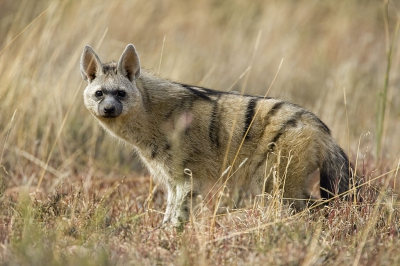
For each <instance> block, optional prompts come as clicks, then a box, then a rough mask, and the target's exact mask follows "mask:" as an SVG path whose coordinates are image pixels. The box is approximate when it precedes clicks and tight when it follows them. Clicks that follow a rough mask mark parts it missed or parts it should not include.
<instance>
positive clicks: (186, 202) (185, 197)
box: [163, 181, 198, 230]
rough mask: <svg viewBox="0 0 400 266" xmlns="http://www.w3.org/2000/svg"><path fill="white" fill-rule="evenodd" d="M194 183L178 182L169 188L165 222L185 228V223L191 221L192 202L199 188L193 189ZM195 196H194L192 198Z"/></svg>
mask: <svg viewBox="0 0 400 266" xmlns="http://www.w3.org/2000/svg"><path fill="white" fill-rule="evenodd" d="M191 187H192V184H191V183H190V181H189V182H182V183H177V184H175V186H171V187H169V188H168V199H167V209H166V211H165V216H164V220H163V223H164V224H166V223H168V224H171V225H172V226H174V227H177V228H178V229H180V230H183V226H184V224H185V223H187V222H188V221H189V215H190V209H191V202H192V200H194V199H195V196H196V195H198V193H197V190H195V191H193V192H192V191H191ZM192 197H193V198H192Z"/></svg>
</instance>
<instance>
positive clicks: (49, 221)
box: [0, 0, 400, 265]
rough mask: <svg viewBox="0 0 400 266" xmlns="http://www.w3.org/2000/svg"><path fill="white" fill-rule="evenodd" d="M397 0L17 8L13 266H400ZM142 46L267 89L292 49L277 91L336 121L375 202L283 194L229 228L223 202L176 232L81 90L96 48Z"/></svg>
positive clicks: (7, 41)
mask: <svg viewBox="0 0 400 266" xmlns="http://www.w3.org/2000/svg"><path fill="white" fill-rule="evenodd" d="M387 4H388V5H387V9H385V8H386V7H385V3H384V2H381V1H365V0H354V1H309V0H307V1H305V0H304V1H278V0H271V1H262V0H255V1H241V0H234V1H216V0H204V1H195V2H193V1H183V0H170V1H119V0H117V1H107V2H99V1H94V0H88V1H72V0H65V1H64V0H63V1H45V0H38V1H29V0H16V1H11V0H5V1H1V2H0V36H2V38H0V73H1V74H0V99H1V104H0V201H1V202H0V265H242V264H245V265H246V264H247V265H351V264H352V265H399V264H400V254H399V252H398V250H399V249H400V238H399V234H400V207H399V202H398V200H397V197H396V195H397V194H398V193H399V189H398V184H397V183H398V181H399V175H400V174H399V173H398V168H399V163H400V161H399V159H400V157H399V156H400V153H399V147H400V138H399V137H398V132H400V110H399V108H398V106H400V97H398V88H399V84H400V71H399V69H400V49H398V40H396V38H395V35H396V34H397V31H398V21H399V16H400V6H399V5H398V3H396V2H394V1H388V2H387ZM385 10H387V13H386V15H385V12H386V11H385ZM164 36H165V39H164ZM258 36H259V37H258ZM258 38H259V39H258ZM127 43H133V44H134V45H135V47H136V48H137V51H138V53H139V55H140V58H141V63H142V65H143V66H144V67H145V68H148V69H153V70H154V72H156V73H157V72H158V69H159V68H160V74H161V75H162V76H163V77H168V78H171V79H173V80H177V81H182V82H185V83H190V84H199V85H201V86H205V87H211V88H215V89H220V90H228V89H231V88H232V89H233V90H237V91H241V90H242V89H243V88H245V89H246V92H247V93H254V94H261V95H264V94H265V93H266V91H267V90H268V88H269V87H270V85H271V82H272V80H273V79H274V77H275V74H276V73H277V70H278V67H279V65H280V63H281V60H282V58H284V61H283V64H282V67H281V69H280V70H279V74H278V76H277V78H276V80H275V81H274V84H273V86H272V87H271V90H270V92H269V94H268V95H269V96H274V97H279V98H284V99H287V100H289V101H292V102H295V103H298V104H300V105H302V106H304V107H306V108H307V109H310V110H312V111H313V112H315V113H316V114H317V115H319V116H320V118H321V119H322V120H323V121H324V122H325V123H326V124H327V125H328V126H329V127H330V128H331V130H332V134H333V136H334V137H335V139H337V140H338V142H339V143H340V144H341V146H342V147H344V148H345V150H346V152H347V153H348V154H349V155H350V158H351V160H352V161H353V163H354V165H356V169H357V175H358V176H360V177H362V178H363V180H364V181H366V182H367V183H366V185H364V186H363V187H362V188H361V189H360V192H359V193H360V194H361V195H362V196H363V198H364V201H363V202H358V201H356V202H351V203H350V202H340V201H333V202H332V203H331V204H329V205H326V206H324V207H318V208H314V209H312V210H309V211H305V212H302V213H297V214H294V213H292V212H291V210H290V209H289V208H288V206H283V205H281V201H280V198H279V193H277V194H276V195H273V196H271V195H267V196H265V197H263V198H262V199H261V197H257V198H256V199H255V201H254V200H252V201H251V202H250V203H249V205H248V208H245V209H239V210H231V209H228V210H226V209H224V208H223V206H224V204H221V205H220V206H221V210H219V211H218V213H219V215H218V216H217V217H216V219H215V222H214V220H213V219H212V216H213V213H214V210H213V206H215V205H216V204H215V203H216V202H215V201H216V200H218V199H216V198H212V199H211V200H210V202H209V203H208V204H206V205H204V206H202V207H201V208H200V212H199V213H198V214H197V216H196V217H194V219H192V220H191V221H190V223H189V224H188V225H187V226H186V228H185V230H184V232H182V233H178V232H176V230H175V229H171V228H160V227H159V225H160V224H161V221H162V212H163V211H164V210H165V195H164V193H163V192H162V190H155V192H154V194H153V195H152V202H151V204H149V202H148V201H147V199H148V197H149V186H150V178H149V176H148V175H147V173H146V171H145V170H144V169H142V168H141V166H140V162H139V161H138V159H137V158H136V156H135V155H134V154H133V152H132V149H131V148H129V147H125V146H123V145H119V144H118V143H117V141H115V140H113V139H111V137H109V136H108V135H106V134H105V133H104V132H103V130H102V129H100V127H99V126H98V125H97V123H96V121H94V119H93V118H92V117H91V116H90V114H89V112H88V111H87V110H86V109H85V107H84V105H83V100H82V96H81V95H82V92H83V89H84V86H85V84H84V83H83V82H82V79H81V77H80V73H79V57H80V55H81V53H82V49H83V47H84V45H86V44H90V45H91V46H92V47H94V48H95V49H96V52H98V54H99V55H100V56H101V57H102V58H104V59H105V60H117V59H118V57H119V56H120V53H121V51H122V50H123V49H124V47H125V46H126V44H127ZM256 43H257V49H255V45H256ZM388 47H390V50H389V49H388ZM161 51H162V52H161ZM388 51H390V52H389V53H388ZM161 54H162V60H161V59H160V56H161ZM388 60H389V61H390V63H388ZM250 66H251V71H249V72H246V71H248V69H249V67H250ZM388 66H389V67H390V69H388ZM244 73H247V74H248V76H246V77H245V75H243V74H244ZM389 73H390V75H389ZM385 76H386V77H387V78H385ZM241 77H245V78H241ZM384 80H385V83H383V81H384ZM344 88H345V89H344ZM382 88H384V89H383V92H384V94H385V95H384V96H383V97H381V96H378V97H377V93H378V92H380V91H381V90H382ZM344 91H345V99H346V103H345V102H344V100H343V92H344ZM378 103H379V104H378ZM377 104H378V105H379V106H378V108H380V109H379V111H378V114H377V111H376V110H377V108H376V106H377ZM385 105H386V106H385ZM382 106H385V109H382ZM346 113H347V116H346ZM377 115H378V116H379V117H381V120H379V121H377V120H376V117H377ZM346 117H348V118H346ZM383 117H384V119H383ZM380 123H382V124H380ZM379 145H380V146H379ZM378 146H379V147H378ZM378 149H380V151H379V154H380V158H379V160H378V158H377V157H376V154H375V152H374V151H375V150H378ZM36 190H37V192H36V193H35V191H36ZM222 200H223V201H228V200H229V193H226V194H224V195H222ZM198 202H199V201H196V204H197V203H198ZM264 203H265V204H264ZM149 206H151V208H148V207H149Z"/></svg>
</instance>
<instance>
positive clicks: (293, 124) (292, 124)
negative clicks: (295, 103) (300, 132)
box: [271, 111, 304, 143]
mask: <svg viewBox="0 0 400 266" xmlns="http://www.w3.org/2000/svg"><path fill="white" fill-rule="evenodd" d="M303 114H304V111H299V112H297V113H295V114H294V115H293V116H292V118H290V119H289V120H287V121H286V122H285V123H284V124H283V125H282V126H281V128H280V129H279V130H278V132H277V133H276V135H275V136H274V137H273V138H272V140H271V142H272V143H276V142H278V140H279V138H280V137H281V136H282V135H283V133H285V131H286V130H287V129H288V128H290V127H296V126H297V121H298V120H299V119H300V118H301V116H302V115H303Z"/></svg>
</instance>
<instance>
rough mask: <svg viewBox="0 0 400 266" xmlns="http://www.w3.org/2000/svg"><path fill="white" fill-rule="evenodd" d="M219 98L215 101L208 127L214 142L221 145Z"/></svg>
mask: <svg viewBox="0 0 400 266" xmlns="http://www.w3.org/2000/svg"><path fill="white" fill-rule="evenodd" d="M218 99H219V97H218V98H217V100H216V101H215V102H214V106H213V109H212V113H211V121H210V125H209V127H208V136H209V137H210V140H211V142H212V143H214V144H215V145H216V146H217V147H219V139H218V135H219V125H218Z"/></svg>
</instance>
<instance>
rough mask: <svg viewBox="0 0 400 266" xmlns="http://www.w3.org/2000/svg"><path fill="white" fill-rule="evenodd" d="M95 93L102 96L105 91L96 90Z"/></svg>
mask: <svg viewBox="0 0 400 266" xmlns="http://www.w3.org/2000/svg"><path fill="white" fill-rule="evenodd" d="M94 95H96V97H101V96H103V92H102V91H96V92H95V93H94Z"/></svg>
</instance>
